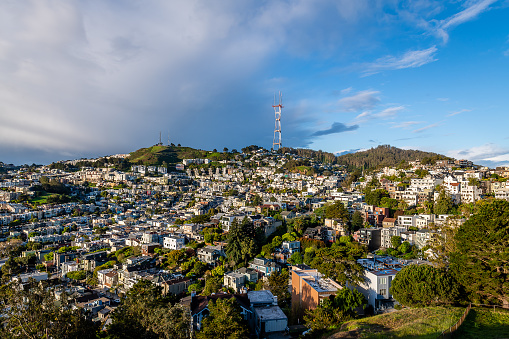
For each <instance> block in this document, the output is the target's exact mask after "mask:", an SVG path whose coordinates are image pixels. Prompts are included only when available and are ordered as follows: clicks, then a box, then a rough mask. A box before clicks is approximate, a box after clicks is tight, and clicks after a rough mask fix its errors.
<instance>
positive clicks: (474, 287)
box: [450, 200, 509, 307]
mask: <svg viewBox="0 0 509 339" xmlns="http://www.w3.org/2000/svg"><path fill="white" fill-rule="evenodd" d="M476 209H477V212H476V213H475V214H473V215H472V216H471V217H470V218H469V219H468V220H467V221H466V222H465V223H464V224H463V225H461V226H460V228H459V230H458V232H457V233H456V236H455V245H456V251H455V252H454V253H452V255H451V260H450V262H451V264H450V265H451V269H452V270H453V271H454V273H455V276H456V277H457V279H458V281H459V282H460V283H461V284H462V285H463V286H464V287H465V289H466V291H467V293H468V297H469V299H470V300H472V301H475V302H482V303H494V302H495V303H501V304H503V305H504V306H505V307H509V202H507V201H503V200H493V201H481V202H479V203H477V204H476Z"/></svg>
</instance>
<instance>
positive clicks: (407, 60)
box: [364, 46, 438, 76]
mask: <svg viewBox="0 0 509 339" xmlns="http://www.w3.org/2000/svg"><path fill="white" fill-rule="evenodd" d="M436 52H437V47H436V46H432V47H430V48H428V49H423V50H413V51H408V52H406V53H405V54H403V55H402V56H399V57H396V56H392V55H388V56H385V57H382V58H380V59H377V60H376V61H375V62H373V63H371V64H368V65H367V66H366V69H365V70H364V75H365V76H367V75H371V74H375V73H378V72H380V71H384V70H396V69H404V68H416V67H421V66H423V65H426V64H429V63H430V62H433V61H437V60H438V59H436V58H435V53H436Z"/></svg>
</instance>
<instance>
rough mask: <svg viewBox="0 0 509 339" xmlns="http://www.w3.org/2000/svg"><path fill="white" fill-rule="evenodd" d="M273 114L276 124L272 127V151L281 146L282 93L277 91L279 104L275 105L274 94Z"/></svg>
mask: <svg viewBox="0 0 509 339" xmlns="http://www.w3.org/2000/svg"><path fill="white" fill-rule="evenodd" d="M272 107H274V116H275V118H276V124H275V127H274V139H273V141H272V149H273V150H274V151H276V150H278V149H280V148H281V147H282V144H281V111H282V109H283V94H282V93H281V92H279V104H278V105H276V97H275V96H274V105H272Z"/></svg>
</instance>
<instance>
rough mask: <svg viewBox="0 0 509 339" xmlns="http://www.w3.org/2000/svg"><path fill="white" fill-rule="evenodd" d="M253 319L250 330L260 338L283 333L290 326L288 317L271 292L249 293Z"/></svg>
mask: <svg viewBox="0 0 509 339" xmlns="http://www.w3.org/2000/svg"><path fill="white" fill-rule="evenodd" d="M247 297H248V299H249V304H250V309H251V311H252V315H253V318H252V319H251V321H250V322H249V323H250V329H251V331H253V330H254V333H255V334H256V335H257V336H258V337H264V336H266V335H270V334H272V333H278V332H283V331H285V330H286V328H287V326H288V317H287V316H286V315H285V314H284V313H283V311H282V310H281V308H280V307H279V306H278V305H277V298H276V297H275V296H274V295H273V294H272V293H271V292H270V291H265V290H262V291H249V292H248V293H247Z"/></svg>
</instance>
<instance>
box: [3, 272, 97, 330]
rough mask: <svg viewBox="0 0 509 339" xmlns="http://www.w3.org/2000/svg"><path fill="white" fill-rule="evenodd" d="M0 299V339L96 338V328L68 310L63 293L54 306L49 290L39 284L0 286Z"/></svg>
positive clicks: (80, 315) (82, 315) (68, 301)
mask: <svg viewBox="0 0 509 339" xmlns="http://www.w3.org/2000/svg"><path fill="white" fill-rule="evenodd" d="M0 299H1V300H2V303H1V306H0V312H1V313H2V327H1V329H0V336H1V337H2V338H6V339H9V338H33V339H36V338H47V337H49V338H62V339H67V338H68V339H71V338H84V339H86V338H96V332H97V330H98V328H97V326H96V325H94V324H93V323H92V321H91V320H87V319H86V318H85V316H84V314H83V313H82V312H81V311H80V310H77V309H73V308H72V307H71V302H72V301H71V300H70V298H69V296H67V295H66V294H63V295H61V297H60V299H59V303H55V298H54V294H53V291H52V290H51V289H47V288H45V286H43V285H42V284H36V283H35V282H34V281H32V284H31V285H30V286H27V288H18V286H17V285H15V284H9V285H4V286H2V287H1V288H0Z"/></svg>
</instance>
